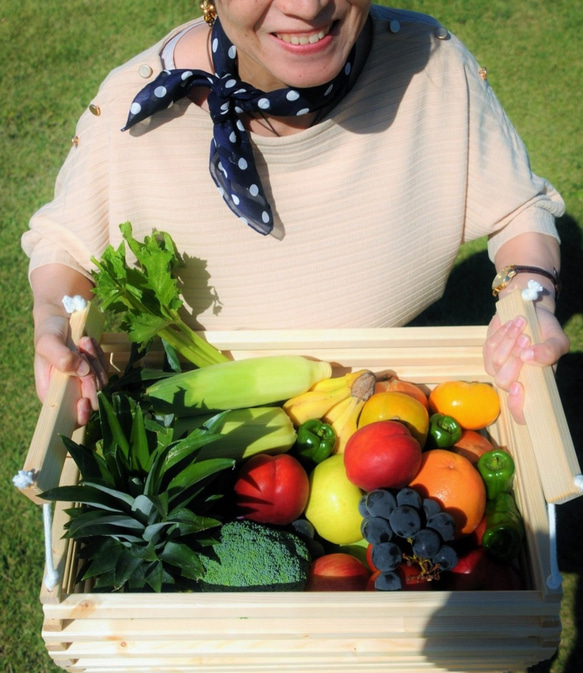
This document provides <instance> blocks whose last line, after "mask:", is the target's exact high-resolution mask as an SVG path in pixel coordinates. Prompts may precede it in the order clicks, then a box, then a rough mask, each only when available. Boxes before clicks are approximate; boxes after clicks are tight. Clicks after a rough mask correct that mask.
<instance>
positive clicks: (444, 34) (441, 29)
mask: <svg viewBox="0 0 583 673" xmlns="http://www.w3.org/2000/svg"><path fill="white" fill-rule="evenodd" d="M435 37H436V38H437V39H438V40H447V39H448V37H449V31H448V30H447V28H446V27H445V26H438V27H437V28H436V29H435Z"/></svg>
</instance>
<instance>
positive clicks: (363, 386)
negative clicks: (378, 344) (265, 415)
mask: <svg viewBox="0 0 583 673" xmlns="http://www.w3.org/2000/svg"><path fill="white" fill-rule="evenodd" d="M375 383H376V376H375V375H374V374H373V373H372V372H371V371H369V370H368V369H361V370H359V371H356V372H350V373H348V374H345V375H344V376H339V377H335V378H326V379H323V380H321V381H318V382H317V383H315V384H314V385H313V386H312V387H311V388H310V389H309V390H308V391H307V392H305V393H301V394H300V395H296V396H295V397H292V398H290V399H289V400H287V402H285V403H284V405H283V408H284V409H285V411H286V412H287V413H288V414H289V417H290V418H291V419H292V421H293V422H294V424H295V425H296V426H298V427H299V426H300V425H301V424H302V423H304V422H305V421H308V420H310V419H312V418H318V419H321V420H323V421H325V422H326V423H329V424H330V425H331V426H332V427H333V428H334V432H335V433H336V445H335V447H334V453H343V452H344V448H345V446H346V442H347V441H348V438H349V437H350V436H351V435H352V434H353V433H354V432H355V431H356V428H357V423H358V417H359V415H360V412H361V410H362V407H363V406H364V403H365V402H366V401H367V400H368V398H369V397H370V396H371V395H372V394H373V393H374V387H375Z"/></svg>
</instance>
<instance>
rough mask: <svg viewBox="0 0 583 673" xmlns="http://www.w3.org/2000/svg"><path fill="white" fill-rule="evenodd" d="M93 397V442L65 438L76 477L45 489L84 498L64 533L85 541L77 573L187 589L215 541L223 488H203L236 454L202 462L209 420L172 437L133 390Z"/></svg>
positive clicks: (125, 584) (137, 586)
mask: <svg viewBox="0 0 583 673" xmlns="http://www.w3.org/2000/svg"><path fill="white" fill-rule="evenodd" d="M98 399H99V426H100V431H99V432H97V433H96V436H97V437H98V439H97V440H96V443H95V446H83V445H81V444H77V443H76V442H74V441H73V440H71V439H69V438H67V437H63V438H62V439H63V442H64V443H65V446H66V447H67V449H68V451H69V452H70V454H71V456H72V457H73V460H74V461H75V463H76V464H77V466H78V467H79V470H80V472H81V481H80V482H79V483H78V484H77V485H74V486H60V487H57V488H54V489H51V490H50V491H47V492H46V493H44V494H43V495H42V497H43V498H45V499H46V500H51V501H54V500H61V501H65V502H73V503H78V504H79V505H80V506H77V507H73V508H72V509H70V510H68V513H69V515H70V520H69V521H68V522H67V524H66V525H65V535H66V537H68V538H72V539H75V540H78V541H79V542H80V543H82V544H81V547H80V551H79V557H80V558H82V559H84V560H85V561H86V563H85V565H84V566H83V567H82V575H81V577H80V579H83V580H85V579H93V580H94V581H95V588H96V589H106V590H117V591H120V590H143V589H144V588H145V587H150V588H151V589H153V590H155V591H161V590H162V588H163V587H167V588H170V587H172V586H176V587H179V588H190V586H191V582H192V581H194V580H198V579H199V578H200V577H201V575H202V573H203V572H204V567H203V565H202V563H201V561H200V559H199V554H200V552H201V550H203V549H206V548H207V547H208V546H210V545H212V544H215V543H216V542H217V539H216V538H215V537H214V535H213V534H212V531H213V529H218V528H219V526H220V525H221V522H220V521H219V520H218V519H216V518H214V517H212V516H211V514H212V508H213V506H214V504H215V503H216V502H217V501H218V500H220V497H221V495H222V494H221V493H220V490H216V489H214V490H209V489H208V486H209V485H210V484H211V482H212V481H213V480H214V478H215V477H216V476H217V475H218V474H219V473H220V472H222V471H223V470H226V469H229V468H232V467H233V465H234V460H231V459H225V458H210V459H204V460H198V456H199V453H200V450H201V449H202V447H204V446H207V445H209V444H211V443H212V442H214V441H216V440H217V439H219V438H220V435H218V434H216V433H214V432H212V431H211V430H210V429H208V428H207V427H205V426H201V427H199V428H196V429H195V430H193V431H192V432H190V433H189V434H187V435H186V436H185V437H184V438H181V439H177V440H175V439H174V438H173V433H172V432H171V431H168V428H167V427H165V425H164V422H163V420H162V422H160V421H159V420H158V419H157V418H155V417H153V416H151V415H150V414H149V412H147V411H144V410H143V408H142V407H141V406H140V404H139V403H138V402H137V401H136V400H134V399H133V398H132V397H130V396H128V395H126V394H123V393H119V392H118V393H115V394H113V395H112V397H111V399H109V398H108V397H107V395H106V394H105V393H103V392H100V393H99V398H98Z"/></svg>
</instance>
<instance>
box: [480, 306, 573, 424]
mask: <svg viewBox="0 0 583 673" xmlns="http://www.w3.org/2000/svg"><path fill="white" fill-rule="evenodd" d="M536 312H537V317H538V320H539V325H540V329H541V334H542V341H541V342H540V343H537V344H533V343H531V340H530V337H529V336H528V335H527V334H524V328H525V327H526V320H525V319H524V318H523V317H522V316H517V317H516V318H514V319H513V320H511V321H509V322H507V323H505V324H503V325H502V324H501V323H500V319H499V318H498V316H497V315H495V316H494V317H493V318H492V320H491V321H490V325H489V327H488V334H487V337H486V341H485V343H484V348H483V354H484V366H485V368H486V371H487V372H488V374H490V376H492V377H493V378H494V383H495V384H496V385H497V386H498V387H499V388H501V389H502V390H505V391H506V392H507V393H508V409H509V411H510V413H511V414H512V416H513V418H514V419H515V421H516V422H517V423H522V424H524V423H525V419H524V411H523V405H524V390H523V387H522V385H521V384H520V383H519V382H518V376H519V374H520V371H521V369H522V366H523V365H524V364H527V365H534V366H540V367H542V366H550V365H555V364H556V363H557V362H558V360H559V358H560V357H561V356H562V355H565V353H567V352H568V351H569V345H570V342H569V338H568V337H567V335H566V334H565V333H564V332H563V329H562V327H561V325H560V324H559V321H558V320H557V318H556V316H555V315H554V313H553V312H552V311H550V310H549V309H547V308H545V307H543V306H537V307H536Z"/></svg>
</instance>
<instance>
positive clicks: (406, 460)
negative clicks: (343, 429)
mask: <svg viewBox="0 0 583 673" xmlns="http://www.w3.org/2000/svg"><path fill="white" fill-rule="evenodd" d="M421 459H422V452H421V445H420V444H419V442H418V441H417V440H416V439H415V437H413V435H412V434H411V433H410V432H409V430H408V429H407V428H406V427H405V426H404V425H403V424H402V423H399V422H398V421H377V422H376V423H370V424H369V425H365V426H363V427H361V428H359V429H358V430H357V431H356V432H355V433H354V434H353V435H352V436H351V437H350V439H349V440H348V442H347V443H346V448H345V450H344V465H345V466H346V475H347V477H348V479H349V480H350V481H351V482H352V483H353V484H356V486H358V487H359V488H361V489H363V490H364V491H373V490H374V489H376V488H402V487H404V486H407V485H408V484H409V482H410V481H411V480H412V479H413V478H414V477H415V475H416V474H417V472H418V471H419V468H420V466H421Z"/></svg>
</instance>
